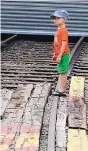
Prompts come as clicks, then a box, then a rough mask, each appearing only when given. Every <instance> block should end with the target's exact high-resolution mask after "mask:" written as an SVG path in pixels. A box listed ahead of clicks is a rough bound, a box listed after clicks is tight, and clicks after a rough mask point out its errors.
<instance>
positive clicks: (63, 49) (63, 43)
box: [58, 41, 67, 57]
mask: <svg viewBox="0 0 88 151" xmlns="http://www.w3.org/2000/svg"><path fill="white" fill-rule="evenodd" d="M66 45H67V41H62V46H61V49H60V53H59V55H58V56H59V57H62V55H63V53H64V51H65V48H66Z"/></svg>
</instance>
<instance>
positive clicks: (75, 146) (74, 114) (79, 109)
mask: <svg viewBox="0 0 88 151" xmlns="http://www.w3.org/2000/svg"><path fill="white" fill-rule="evenodd" d="M69 94H70V97H69V105H68V107H69V116H68V123H69V129H68V146H67V151H88V139H87V133H86V130H85V129H86V128H87V124H86V105H85V104H84V78H83V77H74V76H73V77H72V79H71V84H70V92H69ZM73 128H74V129H73Z"/></svg>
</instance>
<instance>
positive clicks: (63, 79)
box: [59, 73, 67, 92]
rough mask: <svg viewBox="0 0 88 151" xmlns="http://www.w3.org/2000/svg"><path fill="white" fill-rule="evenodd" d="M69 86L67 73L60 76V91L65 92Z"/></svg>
mask: <svg viewBox="0 0 88 151" xmlns="http://www.w3.org/2000/svg"><path fill="white" fill-rule="evenodd" d="M66 85H67V73H61V74H60V75H59V91H60V92H65V91H66Z"/></svg>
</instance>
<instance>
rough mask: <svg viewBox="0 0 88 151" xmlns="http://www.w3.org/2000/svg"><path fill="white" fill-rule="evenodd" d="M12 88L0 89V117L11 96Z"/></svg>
mask: <svg viewBox="0 0 88 151" xmlns="http://www.w3.org/2000/svg"><path fill="white" fill-rule="evenodd" d="M12 93H13V90H9V89H2V90H1V103H0V117H1V118H3V115H4V112H5V109H6V107H7V106H8V104H9V103H10V99H11V96H12Z"/></svg>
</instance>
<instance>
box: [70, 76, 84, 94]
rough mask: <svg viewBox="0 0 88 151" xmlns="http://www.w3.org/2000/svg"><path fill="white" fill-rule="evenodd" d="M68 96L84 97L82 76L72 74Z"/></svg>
mask: <svg viewBox="0 0 88 151" xmlns="http://www.w3.org/2000/svg"><path fill="white" fill-rule="evenodd" d="M69 94H70V96H73V97H84V78H83V77H80V76H72V78H71V84H70V92H69Z"/></svg>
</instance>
